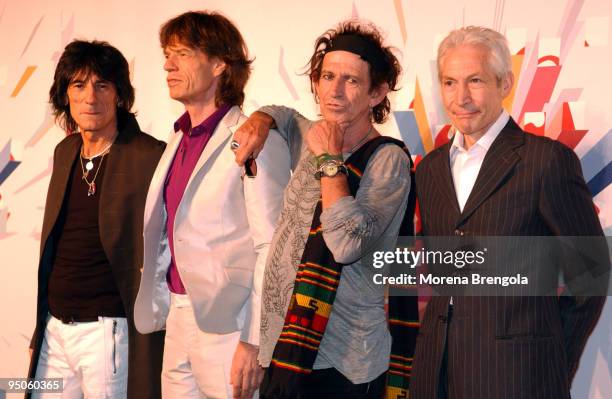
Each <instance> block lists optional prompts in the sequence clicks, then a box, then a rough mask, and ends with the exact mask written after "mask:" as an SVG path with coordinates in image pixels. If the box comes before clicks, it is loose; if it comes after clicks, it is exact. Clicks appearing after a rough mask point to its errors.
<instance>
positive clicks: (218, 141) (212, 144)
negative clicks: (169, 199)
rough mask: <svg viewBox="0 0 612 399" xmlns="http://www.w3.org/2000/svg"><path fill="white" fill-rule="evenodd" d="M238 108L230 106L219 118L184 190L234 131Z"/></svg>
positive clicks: (213, 158)
mask: <svg viewBox="0 0 612 399" xmlns="http://www.w3.org/2000/svg"><path fill="white" fill-rule="evenodd" d="M240 115H241V112H240V108H239V107H238V106H234V107H232V108H231V109H230V110H229V111H228V112H227V114H226V115H225V116H224V117H223V119H221V121H220V122H219V125H218V126H217V128H216V129H215V131H214V133H213V135H212V136H211V137H210V140H209V141H208V143H206V147H204V150H203V151H202V155H200V158H199V159H198V162H197V163H196V166H195V168H193V172H192V173H191V176H190V177H189V182H188V183H187V186H186V187H185V192H186V191H187V190H188V189H189V186H190V185H191V182H192V181H193V179H194V178H195V176H196V175H197V174H198V173H199V172H200V170H201V169H202V168H204V167H205V166H206V165H207V164H208V163H209V161H210V162H212V161H214V160H215V159H216V158H217V157H216V156H214V157H213V154H216V153H218V151H221V150H222V149H223V146H224V145H226V144H227V143H228V140H229V138H230V137H231V136H232V134H233V133H234V130H235V128H236V126H237V124H238V121H239V119H240Z"/></svg>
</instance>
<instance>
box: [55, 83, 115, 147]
mask: <svg viewBox="0 0 612 399" xmlns="http://www.w3.org/2000/svg"><path fill="white" fill-rule="evenodd" d="M67 94H68V103H69V105H70V116H72V119H74V121H75V122H76V124H77V126H78V127H79V131H81V132H83V133H85V132H92V133H98V134H102V135H112V134H114V133H115V130H116V129H117V90H116V88H115V85H114V84H112V83H111V82H109V81H106V80H104V79H101V78H100V77H98V76H97V75H96V74H94V73H90V74H87V73H85V72H81V73H78V74H76V75H75V76H74V78H73V79H72V80H71V81H70V84H69V85H68V93H67Z"/></svg>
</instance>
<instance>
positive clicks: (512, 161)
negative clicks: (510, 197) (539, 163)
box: [457, 118, 524, 225]
mask: <svg viewBox="0 0 612 399" xmlns="http://www.w3.org/2000/svg"><path fill="white" fill-rule="evenodd" d="M523 135H524V133H523V131H522V130H521V129H520V128H519V127H518V126H517V124H516V123H515V122H514V120H512V118H510V120H509V121H508V123H507V124H506V126H505V127H504V128H503V129H502V131H501V133H500V134H499V136H498V137H497V138H496V139H495V141H494V142H493V144H492V145H491V148H489V151H487V155H485V159H484V161H483V162H482V166H481V168H480V171H479V172H478V177H477V178H476V182H475V183H474V187H473V188H472V191H471V192H470V196H469V197H468V199H467V202H466V203H465V207H464V208H463V212H462V213H461V217H460V218H459V220H458V222H457V225H459V224H461V223H463V221H465V220H466V219H467V218H469V217H470V216H471V215H472V214H473V213H474V211H475V210H476V209H477V208H478V207H479V206H480V205H481V204H482V203H483V202H484V201H485V200H486V199H487V198H488V197H489V196H490V195H491V194H492V193H493V192H494V191H495V189H497V187H499V185H500V184H501V183H502V181H503V179H504V178H505V177H506V176H507V175H508V173H510V171H512V169H513V168H514V165H516V163H517V162H518V161H519V160H520V156H519V155H518V154H517V153H516V152H515V151H514V149H515V148H517V147H519V146H521V145H522V144H523V141H524V136H523Z"/></svg>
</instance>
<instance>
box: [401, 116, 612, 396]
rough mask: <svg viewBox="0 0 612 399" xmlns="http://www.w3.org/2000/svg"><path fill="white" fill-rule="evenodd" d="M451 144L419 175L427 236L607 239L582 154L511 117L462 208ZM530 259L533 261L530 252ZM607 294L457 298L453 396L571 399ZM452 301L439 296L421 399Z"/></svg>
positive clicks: (422, 351)
mask: <svg viewBox="0 0 612 399" xmlns="http://www.w3.org/2000/svg"><path fill="white" fill-rule="evenodd" d="M449 148H450V143H449V144H446V145H444V146H442V147H440V148H438V149H436V150H434V151H432V152H431V153H430V154H429V155H428V156H427V157H425V159H423V161H422V162H421V163H420V165H419V166H418V168H417V171H416V179H417V184H416V186H417V193H418V199H419V204H420V212H421V223H422V232H423V235H433V236H451V235H479V236H487V235H488V236H547V235H559V236H601V235H603V232H602V229H601V225H600V223H599V220H598V218H597V215H596V212H595V209H594V206H593V202H592V197H591V194H590V192H589V190H588V188H587V186H586V184H585V182H584V178H583V176H582V171H581V167H580V163H579V160H578V158H577V157H576V155H575V154H574V152H573V151H572V150H570V149H569V148H567V147H565V146H564V145H562V144H560V143H558V142H556V141H553V140H550V139H547V138H543V137H537V136H534V135H531V134H527V133H525V132H523V131H522V130H521V129H520V128H519V127H518V126H517V124H516V123H515V122H514V121H513V120H512V119H510V121H509V122H508V124H507V125H506V126H505V127H504V129H503V130H502V132H501V134H500V135H499V136H498V137H497V138H496V140H495V142H494V143H493V144H492V146H491V148H490V149H489V151H488V152H487V155H486V157H485V159H484V162H483V164H482V168H481V169H480V173H479V175H478V178H477V180H476V183H475V184H474V188H473V189H472V192H471V194H470V196H469V198H468V200H467V203H466V204H465V207H464V210H463V212H461V211H460V210H459V205H458V203H457V199H456V195H455V190H454V186H453V180H452V175H451V169H450V163H449ZM526 256H528V254H526ZM604 301H605V297H561V298H557V297H555V296H548V297H543V296H541V297H535V296H532V297H475V296H474V297H467V296H465V297H455V298H454V300H453V302H454V315H453V319H452V322H451V323H450V327H449V329H448V343H447V345H448V367H447V372H448V387H449V398H451V399H479V398H482V399H489V398H495V399H500V398H511V399H515V398H525V399H527V398H529V399H536V398H555V399H563V398H569V397H570V394H569V391H570V384H571V380H572V378H573V376H574V373H575V371H576V369H577V367H578V361H579V358H580V355H581V353H582V351H583V349H584V346H585V344H586V340H587V338H588V336H589V335H590V333H591V331H592V330H593V328H594V327H595V324H596V323H597V320H598V318H599V315H600V313H601V309H602V307H603V304H604ZM448 303H449V297H441V296H438V297H432V299H431V301H430V302H429V304H428V306H427V310H426V312H425V316H424V319H423V321H422V326H421V332H420V334H419V338H418V341H417V349H416V353H415V359H414V363H413V373H412V380H411V392H410V397H411V399H435V398H436V397H437V391H438V377H439V372H440V366H441V362H442V356H443V354H444V347H445V342H446V339H447V328H446V326H447V324H446V316H447V309H448Z"/></svg>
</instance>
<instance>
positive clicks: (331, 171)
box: [321, 163, 338, 177]
mask: <svg viewBox="0 0 612 399" xmlns="http://www.w3.org/2000/svg"><path fill="white" fill-rule="evenodd" d="M321 171H322V172H323V174H324V175H325V176H330V177H331V176H336V175H337V174H338V165H336V164H334V163H329V164H324V165H323V167H322V168H321Z"/></svg>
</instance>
